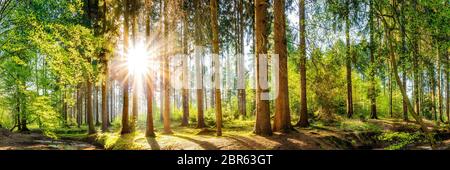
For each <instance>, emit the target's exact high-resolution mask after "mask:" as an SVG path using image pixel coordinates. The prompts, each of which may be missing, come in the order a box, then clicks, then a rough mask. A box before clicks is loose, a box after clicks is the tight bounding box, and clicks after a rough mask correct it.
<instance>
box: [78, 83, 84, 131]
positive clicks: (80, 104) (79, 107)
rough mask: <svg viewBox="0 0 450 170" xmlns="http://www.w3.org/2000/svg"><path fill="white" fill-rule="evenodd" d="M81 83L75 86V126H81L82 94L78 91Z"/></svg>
mask: <svg viewBox="0 0 450 170" xmlns="http://www.w3.org/2000/svg"><path fill="white" fill-rule="evenodd" d="M80 88H81V85H78V86H77V126H78V128H80V126H81V114H82V110H83V108H82V100H81V99H82V96H81V92H80Z"/></svg>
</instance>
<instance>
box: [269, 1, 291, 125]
mask: <svg viewBox="0 0 450 170" xmlns="http://www.w3.org/2000/svg"><path fill="white" fill-rule="evenodd" d="M273 8H274V9H273V10H274V17H275V18H274V41H275V54H278V57H279V65H278V67H279V70H278V73H277V74H278V83H277V85H276V89H275V90H277V91H278V92H276V93H275V94H278V96H277V98H276V100H275V117H274V121H273V131H277V132H289V130H290V129H291V120H290V118H291V117H290V111H289V91H288V70H287V57H288V56H287V46H286V16H285V10H284V9H285V0H278V1H274V7H273Z"/></svg>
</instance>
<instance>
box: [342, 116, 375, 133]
mask: <svg viewBox="0 0 450 170" xmlns="http://www.w3.org/2000/svg"><path fill="white" fill-rule="evenodd" d="M338 127H339V128H340V129H342V130H344V131H351V132H355V131H356V132H381V131H382V128H381V127H379V126H377V125H375V124H372V123H368V122H362V121H360V120H348V119H347V120H343V121H341V122H340V125H339V126H338Z"/></svg>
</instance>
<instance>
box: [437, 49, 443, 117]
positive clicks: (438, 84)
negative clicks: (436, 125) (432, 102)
mask: <svg viewBox="0 0 450 170" xmlns="http://www.w3.org/2000/svg"><path fill="white" fill-rule="evenodd" d="M436 60H437V68H436V69H437V71H436V73H437V95H438V112H439V119H440V120H441V122H444V118H443V109H442V105H443V102H442V88H441V87H442V86H441V80H442V77H441V57H440V50H438V54H437V56H436Z"/></svg>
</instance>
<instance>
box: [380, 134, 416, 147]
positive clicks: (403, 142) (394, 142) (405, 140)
mask: <svg viewBox="0 0 450 170" xmlns="http://www.w3.org/2000/svg"><path fill="white" fill-rule="evenodd" d="M422 138H423V135H422V134H420V133H418V132H417V133H406V132H385V133H383V134H381V135H380V136H378V139H379V140H381V141H385V142H388V143H391V145H389V146H388V147H386V148H385V149H387V150H398V149H404V148H405V147H407V146H408V145H410V144H413V143H415V142H419V140H421V139H422Z"/></svg>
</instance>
